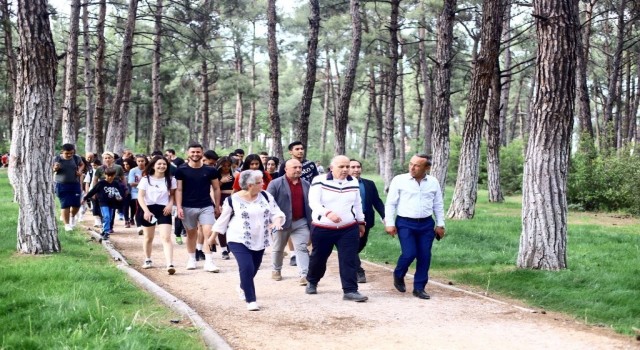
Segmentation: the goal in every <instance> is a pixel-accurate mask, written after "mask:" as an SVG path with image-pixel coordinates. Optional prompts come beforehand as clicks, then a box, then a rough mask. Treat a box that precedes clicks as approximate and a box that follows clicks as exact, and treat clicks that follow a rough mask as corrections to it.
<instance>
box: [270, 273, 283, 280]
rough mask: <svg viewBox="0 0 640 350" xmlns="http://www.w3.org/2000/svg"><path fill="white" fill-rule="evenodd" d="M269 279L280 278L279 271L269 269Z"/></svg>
mask: <svg viewBox="0 0 640 350" xmlns="http://www.w3.org/2000/svg"><path fill="white" fill-rule="evenodd" d="M271 279H273V280H275V281H280V280H282V275H281V274H280V271H271Z"/></svg>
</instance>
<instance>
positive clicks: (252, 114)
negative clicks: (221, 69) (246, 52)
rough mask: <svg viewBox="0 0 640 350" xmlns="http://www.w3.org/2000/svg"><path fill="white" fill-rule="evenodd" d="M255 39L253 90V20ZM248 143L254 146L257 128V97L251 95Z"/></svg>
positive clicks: (252, 84) (253, 84)
mask: <svg viewBox="0 0 640 350" xmlns="http://www.w3.org/2000/svg"><path fill="white" fill-rule="evenodd" d="M252 24H253V40H251V90H252V91H256V22H255V21H253V22H252ZM247 129H248V130H247V143H248V144H249V145H250V147H252V145H253V141H254V139H255V130H256V98H255V97H253V96H252V97H251V110H250V111H249V127H248V128H247Z"/></svg>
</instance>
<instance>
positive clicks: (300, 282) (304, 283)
mask: <svg viewBox="0 0 640 350" xmlns="http://www.w3.org/2000/svg"><path fill="white" fill-rule="evenodd" d="M307 283H309V282H307V278H306V277H304V276H302V277H300V280H299V281H298V284H299V285H301V286H306V285H307Z"/></svg>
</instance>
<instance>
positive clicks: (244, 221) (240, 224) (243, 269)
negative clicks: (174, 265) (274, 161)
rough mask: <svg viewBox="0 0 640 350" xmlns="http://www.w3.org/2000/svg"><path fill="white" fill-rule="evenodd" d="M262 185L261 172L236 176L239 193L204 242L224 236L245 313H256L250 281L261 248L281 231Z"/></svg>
mask: <svg viewBox="0 0 640 350" xmlns="http://www.w3.org/2000/svg"><path fill="white" fill-rule="evenodd" d="M262 181H263V173H262V171H259V170H245V171H243V172H241V173H240V177H239V183H240V187H241V188H242V191H240V192H237V193H234V194H233V195H231V196H230V197H229V198H227V199H226V200H225V201H224V203H223V205H222V214H221V215H220V217H219V218H218V220H217V221H216V223H215V225H213V232H215V234H214V235H212V236H211V238H209V242H208V243H209V244H213V243H214V242H215V237H216V235H218V234H224V235H226V237H227V243H228V245H229V249H230V250H231V252H232V253H233V255H234V256H235V258H236V261H237V263H238V267H239V272H240V288H241V291H240V292H241V296H242V298H243V299H244V300H245V301H246V302H247V309H248V310H249V311H257V310H260V308H259V306H258V304H257V303H256V290H255V285H254V282H253V278H254V277H255V275H256V273H257V272H258V269H259V268H260V264H261V263H262V256H263V255H264V250H265V248H266V247H268V246H269V245H270V244H271V231H272V230H281V229H282V225H283V224H284V219H285V215H284V213H283V212H282V211H281V210H280V208H278V205H277V204H276V201H275V200H274V199H273V197H272V196H271V194H269V193H268V192H266V191H262Z"/></svg>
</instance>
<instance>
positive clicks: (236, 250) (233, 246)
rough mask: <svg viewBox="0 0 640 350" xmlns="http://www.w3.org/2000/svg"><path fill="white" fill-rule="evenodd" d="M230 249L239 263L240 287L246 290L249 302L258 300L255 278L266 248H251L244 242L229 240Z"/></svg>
mask: <svg viewBox="0 0 640 350" xmlns="http://www.w3.org/2000/svg"><path fill="white" fill-rule="evenodd" d="M229 249H230V250H231V252H232V253H233V256H234V257H235V258H236V262H237V263H238V268H239V272H240V288H242V290H243V291H244V297H245V300H246V302H247V303H251V302H254V301H256V287H255V284H254V283H253V278H254V277H255V276H256V273H258V269H260V264H262V257H263V256H264V249H262V250H251V249H249V248H247V247H246V246H245V245H244V244H242V243H236V242H229Z"/></svg>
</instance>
